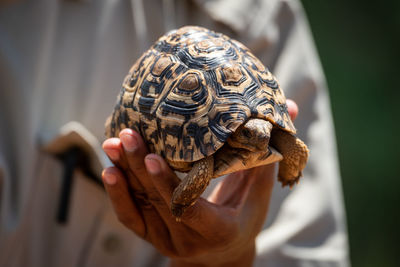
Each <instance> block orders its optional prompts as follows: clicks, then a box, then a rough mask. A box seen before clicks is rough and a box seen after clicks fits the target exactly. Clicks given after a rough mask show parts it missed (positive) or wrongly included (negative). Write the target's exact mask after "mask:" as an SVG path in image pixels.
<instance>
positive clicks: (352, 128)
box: [302, 0, 400, 267]
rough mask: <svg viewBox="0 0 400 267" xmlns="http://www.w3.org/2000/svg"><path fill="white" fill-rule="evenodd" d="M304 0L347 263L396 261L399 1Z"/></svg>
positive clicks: (399, 261)
mask: <svg viewBox="0 0 400 267" xmlns="http://www.w3.org/2000/svg"><path fill="white" fill-rule="evenodd" d="M302 3H303V5H304V8H305V10H306V13H307V16H308V20H309V22H310V26H311V29H312V32H313V35H314V38H315V41H316V45H317V49H318V52H319V55H320V57H321V61H322V65H323V67H324V70H325V74H326V77H327V80H328V85H329V89H330V96H331V102H332V110H333V116H334V121H335V127H336V136H337V142H338V149H339V158H340V165H341V173H342V184H343V190H344V199H345V204H346V211H347V223H348V230H349V241H350V253H351V255H350V256H351V262H352V265H353V266H354V267H358V266H362V267H365V266H374V267H375V266H384V267H386V266H400V231H399V228H400V208H399V205H400V197H399V196H400V192H399V191H400V162H399V160H400V156H399V152H400V151H399V150H400V142H399V139H400V136H399V130H400V127H399V123H400V119H399V116H398V115H397V114H400V112H398V111H399V106H400V103H399V101H400V93H399V92H400V86H399V81H398V78H399V76H400V75H399V72H400V66H399V64H400V38H399V37H400V1H399V0H387V1H374V2H370V1H344V0H337V1H316V0H302Z"/></svg>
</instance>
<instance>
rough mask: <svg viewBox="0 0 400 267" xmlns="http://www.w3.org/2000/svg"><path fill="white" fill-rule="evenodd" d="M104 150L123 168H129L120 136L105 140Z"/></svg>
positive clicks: (113, 161) (114, 162)
mask: <svg viewBox="0 0 400 267" xmlns="http://www.w3.org/2000/svg"><path fill="white" fill-rule="evenodd" d="M103 150H104V152H105V153H106V155H107V156H108V157H109V159H110V160H111V162H112V163H113V164H114V165H115V166H118V167H119V168H121V169H123V170H127V169H128V161H127V160H126V156H125V154H124V153H123V148H122V143H121V140H120V139H119V138H116V137H113V138H109V139H107V140H105V141H104V142H103Z"/></svg>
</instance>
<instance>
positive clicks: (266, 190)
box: [239, 164, 278, 233]
mask: <svg viewBox="0 0 400 267" xmlns="http://www.w3.org/2000/svg"><path fill="white" fill-rule="evenodd" d="M277 166H278V165H277V164H269V165H265V166H260V167H257V168H253V169H250V170H248V172H247V174H246V176H248V177H254V182H253V183H252V185H251V187H250V188H249V192H248V194H247V196H246V198H245V200H244V203H243V205H242V207H241V211H240V215H239V217H240V221H241V222H242V225H245V224H247V225H251V227H247V228H246V229H253V230H254V229H257V231H252V233H258V231H259V230H261V227H262V225H263V224H264V221H265V218H266V215H267V212H268V207H269V202H270V199H271V194H272V189H273V185H274V181H275V178H276V176H277V170H278V168H277Z"/></svg>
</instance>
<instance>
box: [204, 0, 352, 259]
mask: <svg viewBox="0 0 400 267" xmlns="http://www.w3.org/2000/svg"><path fill="white" fill-rule="evenodd" d="M201 2H202V4H203V6H204V8H205V10H207V11H208V12H209V13H210V15H211V16H212V17H213V19H215V20H217V21H219V22H221V23H223V24H225V25H227V26H230V27H231V28H232V29H233V30H234V31H235V32H236V34H237V36H238V38H239V40H240V41H242V42H243V43H244V44H245V45H246V46H248V47H249V48H250V50H251V51H252V52H253V53H254V54H256V56H257V57H258V58H260V60H261V61H262V62H263V63H264V64H265V65H266V66H267V67H268V68H269V69H270V71H271V72H272V73H273V74H274V75H275V76H276V77H277V79H278V81H279V83H280V86H281V88H282V89H283V90H284V92H285V94H286V97H287V98H291V99H293V100H295V101H296V103H297V104H298V105H299V115H298V117H297V119H296V121H295V125H296V127H297V130H298V136H299V137H300V138H301V139H302V140H304V141H305V143H306V144H307V145H308V147H309V149H310V157H309V161H308V164H307V167H306V169H305V170H304V172H303V178H302V179H301V180H300V183H299V184H298V185H297V186H295V188H294V189H293V190H290V189H287V188H283V189H282V188H280V184H278V183H276V185H275V187H276V188H275V189H274V191H273V196H272V200H271V204H270V210H269V213H268V219H267V221H266V223H265V225H264V230H263V231H262V232H261V233H260V235H259V237H258V239H257V259H256V262H255V265H256V266H265V264H266V263H268V266H304V265H305V264H306V265H307V266H348V265H349V261H348V241H347V230H346V225H345V212H344V205H343V198H342V189H341V180H340V172H339V166H338V159H337V153H336V142H335V134H334V126H333V121H332V116H331V110H330V102H329V95H328V90H327V86H326V82H325V77H324V74H323V71H322V67H321V65H320V62H319V58H318V55H317V52H316V49H315V47H314V44H313V40H312V36H311V32H310V30H309V26H308V24H307V21H306V18H305V15H304V11H303V9H302V7H301V5H300V3H299V1H296V0H286V1H284V0H271V1H268V0H264V1H250V0H249V1H247V0H246V1H230V0H220V1H201ZM327 264H328V265H327Z"/></svg>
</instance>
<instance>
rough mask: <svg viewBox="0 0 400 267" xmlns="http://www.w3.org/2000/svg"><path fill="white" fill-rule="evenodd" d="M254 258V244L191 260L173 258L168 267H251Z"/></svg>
mask: <svg viewBox="0 0 400 267" xmlns="http://www.w3.org/2000/svg"><path fill="white" fill-rule="evenodd" d="M254 257H255V242H252V243H251V244H249V245H248V246H243V247H240V248H235V249H231V250H229V251H223V252H218V253H212V254H205V255H201V256H197V257H193V258H175V259H171V260H170V267H198V266H203V267H207V266H213V267H223V266H229V267H235V266H238V267H239V266H240V267H242V266H252V264H253V261H254Z"/></svg>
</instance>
